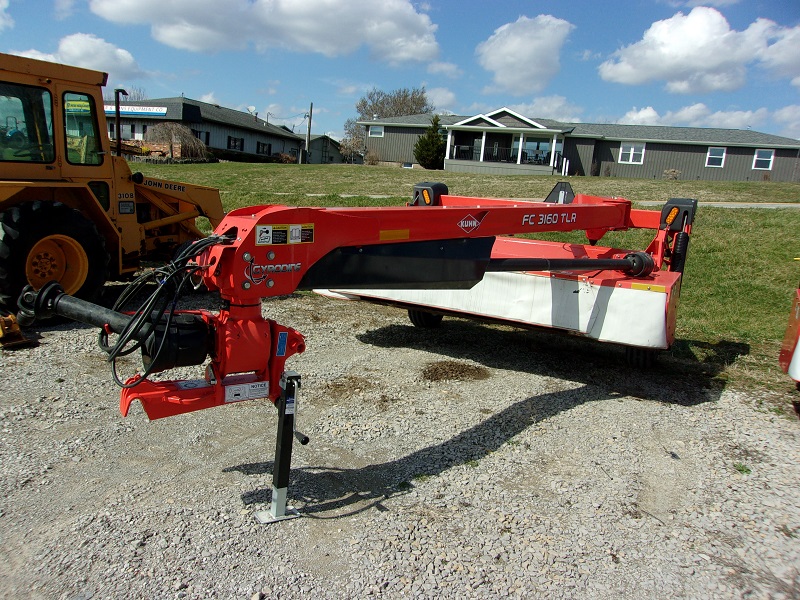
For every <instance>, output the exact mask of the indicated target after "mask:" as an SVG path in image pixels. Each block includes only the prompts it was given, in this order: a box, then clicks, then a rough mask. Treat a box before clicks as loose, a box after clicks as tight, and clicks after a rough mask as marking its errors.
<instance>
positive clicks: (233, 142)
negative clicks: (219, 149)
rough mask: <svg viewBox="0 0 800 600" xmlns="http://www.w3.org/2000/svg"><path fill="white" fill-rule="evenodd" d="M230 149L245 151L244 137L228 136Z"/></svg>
mask: <svg viewBox="0 0 800 600" xmlns="http://www.w3.org/2000/svg"><path fill="white" fill-rule="evenodd" d="M228 150H239V151H244V138H237V137H231V136H228Z"/></svg>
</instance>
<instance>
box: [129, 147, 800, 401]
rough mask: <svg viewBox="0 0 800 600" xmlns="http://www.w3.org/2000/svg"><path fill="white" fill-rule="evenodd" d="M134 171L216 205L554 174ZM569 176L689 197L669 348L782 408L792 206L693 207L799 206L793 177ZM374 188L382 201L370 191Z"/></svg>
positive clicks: (393, 200)
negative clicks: (693, 206) (695, 205)
mask: <svg viewBox="0 0 800 600" xmlns="http://www.w3.org/2000/svg"><path fill="white" fill-rule="evenodd" d="M132 166H133V168H134V169H136V168H137V165H132ZM140 167H141V168H140V170H141V171H142V172H144V173H145V174H146V175H149V176H153V177H162V178H166V179H174V180H178V181H186V182H191V183H196V184H203V185H209V186H212V187H217V188H219V189H220V193H221V196H222V200H223V204H224V206H225V209H226V210H231V209H233V208H237V207H241V206H247V205H255V204H285V205H290V206H388V205H401V204H403V203H404V202H407V201H408V200H410V198H411V192H412V188H413V186H414V184H415V183H419V182H420V181H441V182H444V183H446V184H447V185H448V187H449V189H450V193H452V194H458V195H465V196H491V197H507V198H542V197H544V196H546V195H547V193H548V192H549V191H550V189H551V188H552V187H553V185H554V184H555V182H557V181H559V180H560V179H561V178H558V177H534V176H485V175H475V174H465V173H449V172H446V171H425V170H421V169H400V168H391V167H366V166H351V165H347V166H345V165H337V166H319V165H303V166H299V165H277V164H276V165H271V164H270V165H256V164H243V163H224V164H208V165H164V166H157V165H141V166H140ZM570 182H571V184H572V186H573V188H574V189H575V192H576V193H586V194H594V195H598V196H620V197H624V198H628V199H630V200H632V201H634V202H636V201H645V200H655V201H659V202H663V201H666V200H667V199H669V198H671V197H684V198H696V199H698V200H699V201H700V209H699V210H698V214H697V216H696V219H695V225H694V229H693V232H692V239H691V243H690V247H689V257H688V260H687V266H686V271H685V279H684V284H683V289H682V292H681V306H680V310H679V313H678V331H677V337H678V341H677V342H676V344H675V346H673V349H672V350H671V351H670V355H671V356H672V357H673V358H675V359H676V360H679V361H680V360H683V361H695V362H699V363H704V364H708V365H709V366H710V367H712V368H713V371H714V372H715V373H719V375H717V377H718V378H719V379H720V380H721V383H724V384H725V385H730V386H734V387H742V388H745V389H759V390H764V391H766V392H767V393H769V394H773V395H774V396H776V397H777V398H779V402H782V403H783V404H784V405H788V403H789V401H790V398H791V397H792V395H795V394H796V393H795V391H794V383H793V382H792V381H791V380H789V379H788V377H787V376H786V375H785V374H783V373H782V372H781V371H780V369H779V367H778V364H777V361H778V353H779V350H780V344H781V340H782V339H783V333H784V330H785V328H786V323H787V321H788V317H789V308H790V306H791V302H792V298H793V294H794V290H795V289H796V287H797V282H798V280H800V262H795V261H793V260H792V259H793V258H795V256H800V246H798V244H797V240H798V234H799V233H800V209H798V208H787V209H736V210H731V209H725V208H713V207H708V206H706V207H704V206H703V202H712V201H713V202H755V203H761V202H784V203H800V184H798V183H772V182H708V181H705V182H700V181H664V180H637V179H618V178H607V177H573V178H570ZM309 194H313V196H309ZM342 195H345V196H346V197H342ZM375 195H380V196H388V198H373V197H370V196H375ZM540 237H545V236H540ZM549 237H555V235H552V234H551V235H550V236H549ZM651 238H652V233H651V232H648V231H642V230H636V231H629V232H619V233H613V234H609V235H607V236H606V237H605V238H604V239H603V240H602V241H601V244H604V245H614V246H617V247H623V248H631V249H636V250H638V249H644V247H645V246H646V245H647V243H648V242H649V240H650V239H651ZM569 239H570V240H571V241H581V240H582V234H580V233H574V234H569ZM787 412H788V413H789V414H791V410H788V411H787Z"/></svg>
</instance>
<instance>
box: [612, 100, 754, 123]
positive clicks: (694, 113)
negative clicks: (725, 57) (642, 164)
mask: <svg viewBox="0 0 800 600" xmlns="http://www.w3.org/2000/svg"><path fill="white" fill-rule="evenodd" d="M768 119H769V111H768V110H767V109H766V108H759V109H758V110H728V111H724V110H718V111H716V112H712V111H711V109H709V108H708V107H707V106H706V105H705V104H703V103H702V102H698V103H696V104H692V105H690V106H684V107H683V108H680V109H678V110H677V111H667V112H666V113H664V114H663V115H660V114H659V113H658V111H656V109H654V108H653V107H652V106H647V107H645V108H641V109H638V108H633V109H632V110H630V111H628V112H627V113H626V114H625V115H624V116H623V117H622V118H620V119H619V121H618V122H619V123H623V124H626V125H670V126H684V127H718V128H721V129H747V128H748V127H752V128H757V127H759V126H761V125H762V124H764V123H766V122H767V120H768Z"/></svg>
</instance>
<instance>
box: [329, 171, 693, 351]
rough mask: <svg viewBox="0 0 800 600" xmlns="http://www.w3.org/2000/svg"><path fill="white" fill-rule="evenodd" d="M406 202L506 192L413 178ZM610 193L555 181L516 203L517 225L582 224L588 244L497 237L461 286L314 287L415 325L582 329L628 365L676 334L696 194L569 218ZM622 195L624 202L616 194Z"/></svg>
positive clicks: (481, 201)
mask: <svg viewBox="0 0 800 600" xmlns="http://www.w3.org/2000/svg"><path fill="white" fill-rule="evenodd" d="M414 199H415V202H414V204H417V205H420V206H431V207H435V206H442V207H460V206H463V207H467V206H469V207H472V206H475V205H478V206H479V207H480V208H481V209H483V208H484V207H487V208H488V207H491V206H498V205H503V204H505V205H507V204H508V203H509V202H511V201H509V200H494V199H486V198H464V197H459V196H449V195H448V194H447V188H446V187H445V186H444V185H443V184H420V185H419V186H417V187H416V188H415V194H414ZM609 201H611V200H609V199H600V198H595V197H591V196H584V195H577V196H576V195H574V194H573V193H572V189H571V187H570V186H569V184H568V183H560V184H558V185H557V186H556V188H554V190H553V192H551V194H550V195H549V196H548V198H547V199H546V200H545V202H530V203H522V202H519V201H516V205H517V206H519V205H525V206H527V207H528V212H527V213H526V214H524V215H523V216H522V221H521V223H520V225H521V227H520V230H521V231H524V230H525V226H527V225H529V224H536V225H537V226H540V227H541V228H540V229H538V231H542V230H560V231H566V230H570V229H585V230H586V235H587V238H588V239H587V242H588V243H586V244H574V243H572V244H570V243H562V242H547V241H541V240H535V239H525V238H517V237H498V238H497V240H496V241H495V243H494V246H493V248H492V252H491V259H490V261H489V264H488V266H487V269H486V271H487V272H486V274H485V276H484V277H483V278H482V280H481V281H480V282H478V283H477V284H476V285H475V286H474V287H472V288H470V289H468V290H461V289H447V290H444V289H414V290H412V289H403V290H400V289H368V290H367V289H358V290H357V289H352V288H333V289H324V290H316V291H317V292H318V293H320V294H323V295H326V296H329V297H334V298H340V299H349V300H363V301H367V302H375V303H381V304H391V305H396V306H400V307H403V308H407V309H408V310H409V315H410V317H411V320H412V322H413V323H414V324H415V325H417V326H422V327H435V326H438V325H439V323H440V322H441V319H442V316H443V315H454V316H459V317H468V318H478V319H481V320H488V321H496V322H502V323H506V324H511V325H515V326H521V327H544V328H552V329H556V330H562V331H566V332H570V333H574V334H579V335H584V336H586V337H589V338H593V339H596V340H599V341H602V342H610V343H615V344H620V345H623V346H625V347H626V351H627V358H628V361H629V363H631V364H632V365H635V366H647V365H649V364H650V363H651V362H652V360H653V359H654V358H655V354H656V352H657V351H659V350H664V349H667V348H669V347H670V346H671V344H672V343H673V341H674V339H675V324H676V316H677V307H678V300H679V296H680V287H681V278H682V272H683V268H684V264H685V260H686V252H687V249H688V242H689V234H690V233H691V228H692V221H693V219H694V213H695V211H696V208H697V201H696V200H689V199H681V198H677V199H676V198H673V199H671V200H669V201H668V202H667V203H666V204H665V205H664V207H663V209H662V210H661V212H660V213H659V212H654V211H644V210H635V209H631V210H630V213H629V218H628V219H627V222H626V223H625V225H624V226H622V227H620V226H616V225H614V224H612V223H611V222H608V223H607V224H606V225H607V226H606V227H600V226H590V227H585V226H574V225H577V218H576V215H577V213H576V212H573V211H575V210H580V209H584V208H587V207H590V206H597V205H598V203H599V204H600V205H602V204H604V203H605V202H609ZM621 202H626V203H627V201H624V200H623V201H621ZM481 217H482V212H480V211H477V210H476V211H475V212H471V213H470V214H469V215H468V216H467V217H466V218H465V219H464V222H463V223H462V226H463V227H464V228H465V229H470V228H473V227H475V228H478V227H480V226H481V225H482V222H481ZM629 228H647V229H652V230H654V238H653V240H652V242H651V243H650V244H649V246H648V247H647V249H646V250H645V252H638V253H637V252H632V251H630V250H623V249H619V248H610V247H601V246H598V245H597V242H598V241H599V239H600V238H601V237H602V235H603V234H604V233H605V232H606V231H613V230H620V229H629ZM625 259H627V260H631V261H632V262H634V263H635V262H636V261H638V260H642V259H644V261H649V260H652V262H653V265H652V267H651V268H639V267H638V266H637V265H636V264H632V265H631V266H630V267H628V268H625V267H622V266H620V265H621V263H620V260H625Z"/></svg>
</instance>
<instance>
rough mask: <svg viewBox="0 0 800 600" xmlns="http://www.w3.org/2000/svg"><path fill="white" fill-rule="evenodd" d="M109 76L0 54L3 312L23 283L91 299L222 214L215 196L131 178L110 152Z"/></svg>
mask: <svg viewBox="0 0 800 600" xmlns="http://www.w3.org/2000/svg"><path fill="white" fill-rule="evenodd" d="M106 82H107V75H106V74H105V73H101V72H98V71H92V70H87V69H82V68H77V67H72V66H66V65H60V64H55V63H50V62H44V61H39V60H33V59H29V58H21V57H18V56H10V55H7V54H0V311H1V310H3V309H5V310H6V311H13V310H15V309H16V304H17V298H18V296H19V293H20V291H21V290H22V288H23V287H24V286H25V285H26V284H31V285H32V286H33V287H34V288H37V289H38V288H40V287H41V286H42V285H44V284H45V283H46V282H48V281H52V280H56V281H59V282H60V283H61V285H62V286H63V288H64V290H65V291H66V292H67V293H68V294H72V295H75V296H78V297H80V298H83V299H86V300H91V299H93V298H94V297H95V296H96V295H97V293H98V292H99V290H100V289H101V288H102V286H103V284H104V283H105V282H106V281H107V280H110V279H115V278H119V277H125V276H129V275H132V274H133V273H134V272H135V271H136V270H138V269H139V268H140V265H141V262H142V261H160V260H164V259H169V258H171V257H172V256H173V253H174V252H175V249H176V248H177V247H178V246H180V245H182V244H184V243H186V242H189V241H191V240H194V239H196V238H198V237H201V236H202V235H203V234H202V232H201V231H200V230H199V229H198V228H197V226H196V224H195V219H196V218H197V217H199V216H203V217H206V218H208V219H209V221H210V222H211V226H212V227H216V226H217V225H218V224H219V222H220V221H221V220H222V218H223V216H224V213H223V210H222V202H221V201H220V196H219V191H218V190H216V189H213V188H209V187H203V186H197V185H190V184H186V183H178V182H173V181H165V180H161V179H152V178H147V177H144V176H142V174H141V173H132V172H131V170H130V167H129V166H128V163H127V161H126V160H125V158H124V157H123V156H121V155H120V154H121V152H117V155H114V154H112V150H114V148H112V145H111V140H110V139H109V136H108V134H107V132H108V126H107V123H106V118H105V111H104V104H103V86H104V85H106Z"/></svg>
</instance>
